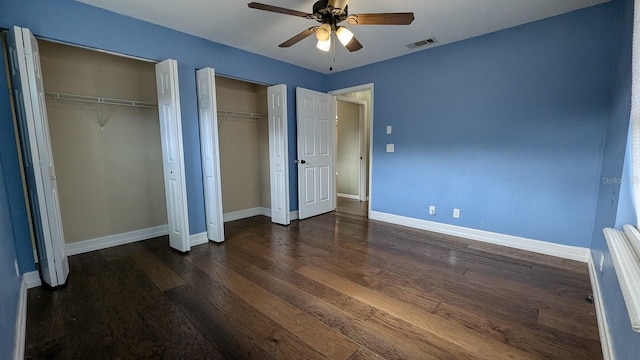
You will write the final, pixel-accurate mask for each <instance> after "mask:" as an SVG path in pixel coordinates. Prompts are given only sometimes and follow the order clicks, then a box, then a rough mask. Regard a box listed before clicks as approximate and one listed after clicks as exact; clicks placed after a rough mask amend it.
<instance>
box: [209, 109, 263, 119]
mask: <svg viewBox="0 0 640 360" xmlns="http://www.w3.org/2000/svg"><path fill="white" fill-rule="evenodd" d="M218 115H224V116H229V117H238V118H251V119H260V118H263V117H264V114H258V113H248V112H241V111H228V110H218Z"/></svg>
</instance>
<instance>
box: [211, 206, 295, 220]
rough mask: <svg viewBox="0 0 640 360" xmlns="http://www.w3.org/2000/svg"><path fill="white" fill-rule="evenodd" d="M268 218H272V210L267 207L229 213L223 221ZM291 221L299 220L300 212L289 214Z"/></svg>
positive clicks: (224, 216)
mask: <svg viewBox="0 0 640 360" xmlns="http://www.w3.org/2000/svg"><path fill="white" fill-rule="evenodd" d="M258 215H262V216H266V217H269V218H270V217H271V209H269V208H265V207H256V208H251V209H245V210H240V211H234V212H228V213H225V214H224V215H223V221H224V222H229V221H235V220H240V219H246V218H249V217H252V216H258ZM289 220H298V210H295V211H291V212H289Z"/></svg>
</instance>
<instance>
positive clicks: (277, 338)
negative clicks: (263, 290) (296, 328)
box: [182, 268, 328, 360]
mask: <svg viewBox="0 0 640 360" xmlns="http://www.w3.org/2000/svg"><path fill="white" fill-rule="evenodd" d="M182 276H183V278H184V280H185V281H186V282H187V283H188V284H189V285H191V287H192V288H193V289H195V291H196V292H197V293H198V294H199V295H200V296H201V297H202V298H204V299H205V303H204V304H205V306H208V307H210V309H211V310H210V311H211V312H214V313H216V314H210V316H217V314H222V316H223V319H224V318H226V319H228V320H227V321H224V320H220V321H221V322H222V323H223V326H226V327H227V328H230V329H231V331H236V330H237V331H241V332H243V333H244V334H246V336H247V337H249V338H250V339H252V341H253V342H255V343H256V344H257V345H258V346H259V347H260V348H261V349H262V350H264V351H267V352H268V353H269V354H271V355H273V356H274V357H275V358H277V359H311V360H316V359H318V360H319V359H328V358H327V357H326V356H324V355H323V354H321V353H320V352H318V351H317V350H315V349H314V348H312V347H311V346H310V345H309V344H307V343H306V342H304V341H303V340H302V339H300V338H298V336H297V335H296V334H294V333H292V332H291V331H289V330H287V329H285V328H284V327H282V326H281V325H280V324H278V323H276V322H275V321H273V320H272V319H271V318H269V317H268V316H266V315H265V314H264V313H262V312H261V311H259V310H257V309H256V308H254V307H253V306H251V305H250V304H249V303H247V302H246V301H244V300H242V299H241V298H240V297H238V296H237V295H236V294H234V293H233V292H231V290H229V289H228V288H227V287H226V286H224V285H223V284H221V283H219V282H218V281H216V280H215V279H213V278H212V277H210V276H209V275H208V274H206V273H205V272H204V271H202V270H200V269H199V268H198V269H196V270H194V271H193V272H191V273H186V274H183V275H182ZM210 336H211V335H210ZM212 336H214V337H215V336H216V334H212ZM220 340H222V339H220V338H218V340H216V341H220ZM223 348H224V347H223Z"/></svg>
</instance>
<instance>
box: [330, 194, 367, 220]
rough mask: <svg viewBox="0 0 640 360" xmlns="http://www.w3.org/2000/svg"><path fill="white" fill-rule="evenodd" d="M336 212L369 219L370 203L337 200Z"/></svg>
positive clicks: (339, 198)
mask: <svg viewBox="0 0 640 360" xmlns="http://www.w3.org/2000/svg"><path fill="white" fill-rule="evenodd" d="M336 211H337V212H341V213H346V214H351V215H357V216H363V217H367V213H368V211H369V202H368V201H359V200H354V199H349V198H344V197H337V198H336Z"/></svg>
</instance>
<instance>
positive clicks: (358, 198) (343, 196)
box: [336, 193, 360, 200]
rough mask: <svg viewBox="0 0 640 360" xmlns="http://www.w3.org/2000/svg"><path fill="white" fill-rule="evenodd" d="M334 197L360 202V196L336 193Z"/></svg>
mask: <svg viewBox="0 0 640 360" xmlns="http://www.w3.org/2000/svg"><path fill="white" fill-rule="evenodd" d="M336 196H338V197H342V198H347V199H354V200H360V196H358V195H352V194H343V193H337V194H336Z"/></svg>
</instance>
